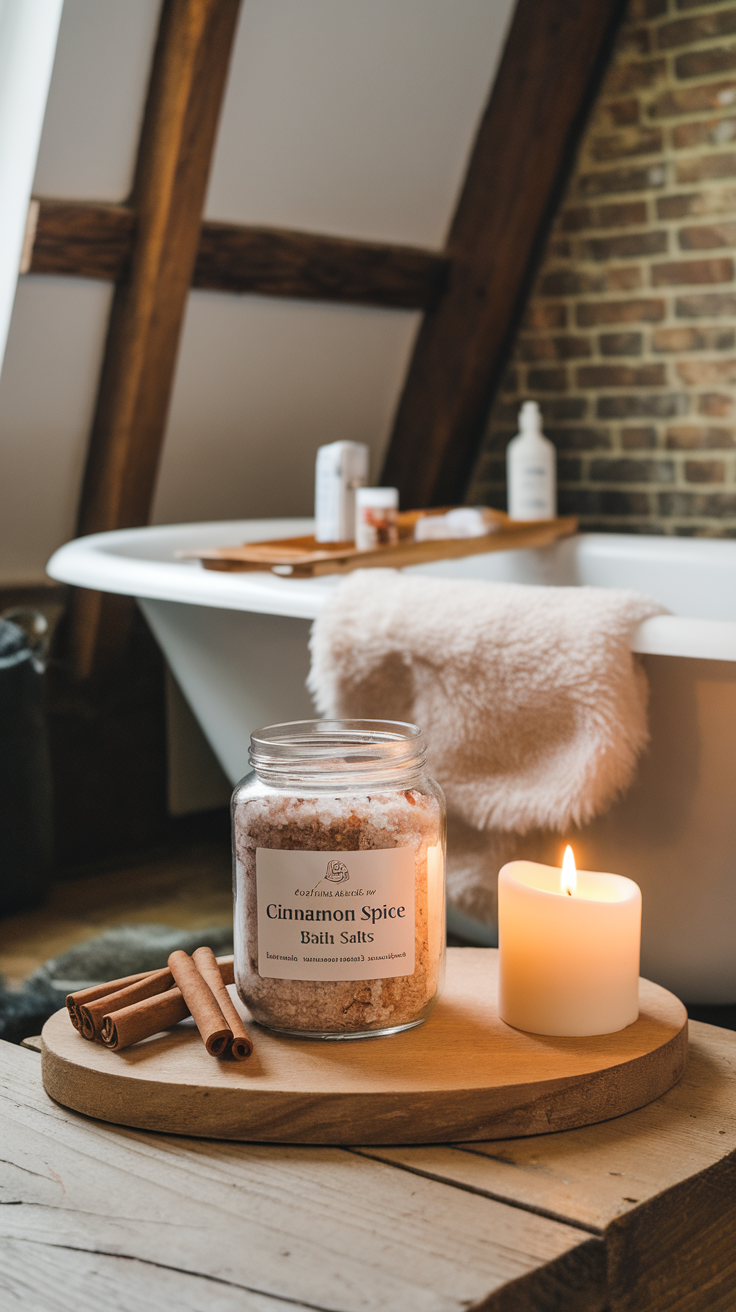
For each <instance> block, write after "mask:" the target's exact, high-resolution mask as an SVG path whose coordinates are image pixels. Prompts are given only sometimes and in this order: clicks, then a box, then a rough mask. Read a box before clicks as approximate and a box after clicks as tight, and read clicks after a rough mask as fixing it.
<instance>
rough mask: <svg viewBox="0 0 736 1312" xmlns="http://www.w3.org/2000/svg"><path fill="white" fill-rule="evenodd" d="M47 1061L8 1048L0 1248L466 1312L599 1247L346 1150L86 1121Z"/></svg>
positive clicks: (392, 1306) (289, 1293)
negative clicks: (23, 1246) (50, 1079)
mask: <svg viewBox="0 0 736 1312" xmlns="http://www.w3.org/2000/svg"><path fill="white" fill-rule="evenodd" d="M40 1064H41V1063H40V1061H39V1058H38V1056H37V1055H36V1054H35V1053H32V1052H25V1051H24V1050H22V1049H20V1048H13V1047H11V1045H9V1044H0V1135H2V1142H3V1154H2V1156H3V1157H4V1158H5V1159H6V1161H5V1165H4V1166H3V1167H2V1172H3V1174H2V1177H1V1180H2V1199H3V1201H4V1202H5V1203H8V1204H12V1205H10V1206H4V1207H2V1208H0V1239H5V1240H14V1241H24V1240H25V1241H32V1242H33V1243H34V1244H35V1245H38V1246H39V1248H41V1249H43V1250H46V1249H47V1248H49V1247H51V1246H53V1247H54V1248H57V1249H58V1248H74V1249H82V1250H84V1251H86V1252H91V1253H94V1252H102V1253H106V1254H114V1255H117V1256H119V1257H125V1258H130V1259H135V1260H136V1261H137V1262H139V1263H141V1264H143V1263H145V1264H150V1265H152V1266H155V1267H156V1268H164V1269H168V1270H176V1271H183V1272H188V1273H191V1274H192V1275H197V1276H199V1277H203V1278H207V1279H208V1280H210V1281H212V1282H213V1291H212V1292H213V1293H214V1282H215V1281H223V1282H225V1283H226V1284H227V1286H229V1287H234V1288H241V1289H247V1290H250V1291H251V1292H252V1293H255V1294H261V1295H269V1296H271V1297H273V1298H280V1299H291V1300H293V1301H294V1302H296V1303H297V1304H298V1305H299V1304H301V1303H305V1304H307V1305H308V1306H310V1307H313V1308H314V1307H316V1308H325V1309H327V1308H330V1309H340V1310H342V1312H407V1309H409V1308H410V1309H412V1312H415V1310H416V1312H465V1309H467V1308H468V1307H469V1306H470V1305H472V1304H474V1303H477V1302H480V1301H481V1300H482V1299H485V1298H487V1297H488V1295H489V1294H492V1293H494V1292H499V1293H500V1292H502V1291H503V1288H504V1286H505V1285H506V1284H508V1283H509V1282H511V1281H514V1280H518V1279H519V1278H520V1277H526V1278H527V1279H528V1280H529V1281H530V1282H531V1288H532V1292H533V1288H534V1282H535V1280H536V1277H537V1274H538V1273H540V1274H541V1273H543V1272H544V1270H545V1268H546V1267H547V1265H548V1264H549V1263H550V1262H555V1261H556V1260H557V1259H558V1258H560V1257H562V1256H564V1255H566V1254H572V1253H574V1251H575V1250H577V1249H578V1248H579V1247H581V1246H585V1245H586V1244H587V1243H588V1242H589V1238H590V1236H588V1235H586V1234H585V1233H584V1232H581V1231H580V1230H579V1229H577V1228H576V1227H574V1226H568V1225H566V1224H564V1223H560V1222H555V1221H550V1220H548V1219H546V1218H544V1217H540V1216H537V1215H535V1214H534V1213H532V1212H527V1211H523V1210H520V1209H519V1208H515V1207H508V1206H506V1205H505V1204H503V1203H499V1202H496V1201H495V1200H492V1199H488V1198H482V1197H479V1196H477V1195H474V1194H471V1193H469V1192H467V1191H466V1190H463V1189H458V1188H455V1187H453V1186H448V1185H442V1184H438V1183H437V1182H435V1181H431V1180H422V1179H418V1178H416V1177H415V1176H412V1175H410V1174H408V1173H407V1172H405V1171H401V1170H397V1169H396V1168H394V1167H391V1166H388V1165H385V1164H383V1163H381V1162H373V1161H368V1160H366V1159H364V1158H360V1157H357V1156H355V1155H354V1154H352V1153H348V1152H345V1151H344V1150H341V1149H338V1148H305V1147H277V1146H274V1145H263V1144H235V1143H222V1142H215V1141H205V1140H191V1139H183V1138H178V1137H174V1136H166V1135H160V1136H159V1135H151V1134H145V1133H142V1132H140V1131H135V1130H126V1129H120V1128H118V1127H116V1126H110V1125H103V1124H100V1123H96V1122H94V1121H89V1120H86V1119H85V1118H83V1117H80V1116H77V1115H75V1114H74V1113H73V1112H68V1111H66V1110H65V1109H64V1108H62V1107H59V1106H57V1105H56V1104H55V1103H54V1102H52V1101H51V1099H49V1098H48V1097H47V1096H46V1094H45V1093H44V1091H43V1088H42V1086H41V1080H40ZM1 1279H2V1274H1V1272H0V1280H1ZM124 1288H125V1286H123V1289H124ZM208 1288H209V1286H208ZM131 1306H133V1307H134V1306H135V1302H134V1301H132V1302H131V1301H128V1302H127V1303H126V1302H124V1301H123V1302H122V1307H124V1308H125V1310H126V1312H128V1309H129V1308H130V1307H131ZM164 1306H165V1305H164ZM200 1306H206V1307H207V1308H208V1309H209V1308H210V1307H215V1308H216V1307H217V1304H216V1303H214V1302H213V1303H210V1301H209V1298H208V1301H207V1302H206V1304H204V1305H200ZM226 1306H227V1305H226ZM245 1306H247V1304H246V1305H245ZM277 1306H278V1305H277ZM495 1306H497V1307H498V1308H500V1309H503V1306H504V1305H503V1303H502V1302H501V1303H500V1304H496V1305H495ZM530 1306H534V1304H533V1302H532V1303H531V1304H530ZM27 1309H28V1305H26V1308H25V1309H24V1312H27ZM33 1312H35V1309H34V1310H33ZM39 1312H40V1308H39ZM44 1312H45V1309H44ZM228 1312H229V1308H228Z"/></svg>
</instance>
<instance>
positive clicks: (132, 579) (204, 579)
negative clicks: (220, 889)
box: [46, 518, 736, 661]
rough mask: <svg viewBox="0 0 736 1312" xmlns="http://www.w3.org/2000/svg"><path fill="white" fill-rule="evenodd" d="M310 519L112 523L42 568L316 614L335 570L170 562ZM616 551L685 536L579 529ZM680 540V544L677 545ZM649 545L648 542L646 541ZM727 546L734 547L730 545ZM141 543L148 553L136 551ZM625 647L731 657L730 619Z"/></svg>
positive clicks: (224, 603)
mask: <svg viewBox="0 0 736 1312" xmlns="http://www.w3.org/2000/svg"><path fill="white" fill-rule="evenodd" d="M312 528H313V520H311V519H291V518H290V519H261V520H228V521H224V520H218V521H210V522H205V523H197V524H165V525H153V526H149V527H146V528H133V529H119V530H116V531H114V532H108V533H94V534H90V535H89V536H87V537H83V538H75V539H74V540H72V541H71V542H67V543H66V544H65V545H64V546H62V547H60V548H59V549H58V550H57V551H55V552H54V554H53V556H52V557H51V559H50V560H49V562H48V565H47V567H46V571H47V573H48V574H49V576H50V577H51V578H53V579H56V580H58V581H59V582H62V583H70V584H73V585H75V586H77V587H83V588H90V589H92V590H94V591H97V592H110V593H117V594H118V595H124V596H132V597H136V598H141V599H145V600H148V601H169V602H171V601H174V602H179V603H181V604H184V605H195V606H205V607H214V608H217V609H225V610H238V611H244V612H255V613H260V614H266V615H283V616H285V617H289V618H292V619H307V620H309V619H315V618H316V617H317V615H318V614H319V612H320V610H321V608H322V606H323V605H324V602H325V600H326V599H327V597H328V596H329V593H330V591H331V590H332V588H334V587H335V585H336V584H337V582H338V581H339V578H340V576H339V575H331V576H326V577H322V578H316V579H289V578H278V577H277V576H275V575H273V574H270V573H266V572H264V573H262V574H261V573H248V574H228V573H224V572H223V573H219V572H217V571H213V570H204V569H202V567H201V566H200V565H199V564H198V562H196V561H191V562H183V561H177V560H173V559H172V558H171V557H172V554H173V551H174V550H176V549H178V548H181V546H182V540H184V541H185V542H187V543H188V544H190V545H191V544H192V543H196V545H202V546H204V545H213V546H214V545H218V544H221V543H222V542H223V541H227V540H228V538H230V539H231V540H233V541H248V540H251V541H254V540H258V539H259V538H264V537H265V538H267V537H269V536H270V537H281V536H288V535H296V534H301V533H309V532H310V531H311V530H312ZM578 537H579V538H580V540H581V541H582V540H596V541H600V542H601V544H602V545H606V546H607V547H608V548H609V550H611V551H614V552H615V553H616V554H624V555H628V556H631V555H635V554H636V549H637V546H639V547H641V545H642V544H643V543H646V544H647V546H646V550H648V551H649V552H650V553H652V552H653V551H656V546H657V545H659V546H660V547H663V548H664V549H665V550H667V548H666V547H665V542H669V543H673V544H674V543H677V544H678V547H673V546H670V547H669V551H670V552H671V551H672V550H673V549H674V550H677V549H678V548H679V549H680V550H683V549H684V548H685V544H686V543H687V544H690V545H691V544H692V539H663V538H661V537H654V536H648V535H643V534H642V535H638V534H637V535H627V534H602V533H581V534H579V535H578ZM680 543H682V546H680V545H679V544H680ZM650 544H651V545H650ZM698 545H699V547H701V548H702V546H704V545H707V546H708V547H710V546H712V547H715V548H717V547H719V546H721V545H722V540H720V539H716V540H714V541H712V540H709V539H708V540H698ZM729 545H732V546H734V547H736V544H731V543H730V542H729ZM141 548H144V549H147V550H148V553H149V554H146V555H144V554H142V552H141ZM631 648H632V651H635V652H640V653H642V654H646V655H654V656H679V657H686V658H695V659H705V660H722V661H736V622H734V621H730V620H712V619H700V618H691V617H687V616H680V615H656V616H653V617H652V618H651V619H648V620H645V621H644V622H643V623H642V624H640V625H639V626H638V628H637V629H636V630H635V632H634V633H633V635H632V640H631Z"/></svg>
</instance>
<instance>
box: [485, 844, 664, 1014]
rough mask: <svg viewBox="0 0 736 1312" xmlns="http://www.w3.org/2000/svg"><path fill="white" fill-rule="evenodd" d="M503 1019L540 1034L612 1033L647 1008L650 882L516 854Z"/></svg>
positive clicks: (503, 891)
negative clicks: (644, 957)
mask: <svg viewBox="0 0 736 1312" xmlns="http://www.w3.org/2000/svg"><path fill="white" fill-rule="evenodd" d="M498 938H499V949H500V951H499V994H498V1010H499V1014H500V1016H501V1019H502V1020H505V1021H506V1023H507V1024H508V1025H513V1026H514V1027H515V1028H516V1029H519V1030H529V1031H530V1032H531V1033H533V1034H579V1035H582V1034H612V1033H613V1032H614V1031H615V1030H622V1029H625V1027H626V1026H627V1025H631V1024H632V1023H633V1022H634V1021H635V1020H636V1018H637V1016H638V1015H639V946H640V939H641V891H640V889H639V886H638V884H635V883H634V881H633V880H632V879H625V878H624V877H623V876H622V875H605V874H599V873H597V872H594V871H591V870H579V871H577V872H576V870H575V858H574V857H573V854H572V849H571V848H569V847H568V849H567V851H566V853H565V861H564V862H563V868H562V870H561V871H560V870H559V869H558V868H557V867H555V866H543V865H538V864H537V863H536V862H535V861H510V862H509V864H508V865H505V866H504V867H503V869H502V870H501V872H500V873H499V876H498Z"/></svg>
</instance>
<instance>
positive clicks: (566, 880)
mask: <svg viewBox="0 0 736 1312" xmlns="http://www.w3.org/2000/svg"><path fill="white" fill-rule="evenodd" d="M577 886H578V872H577V869H576V867H575V857H574V856H573V851H572V848H571V847H570V844H569V843H568V845H567V847H566V848H565V855H564V856H563V858H562V872H561V874H560V891H561V892H562V893H567V894H568V895H569V896H570V897H573V896H574V894H575V889H576V888H577Z"/></svg>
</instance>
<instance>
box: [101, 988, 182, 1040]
mask: <svg viewBox="0 0 736 1312" xmlns="http://www.w3.org/2000/svg"><path fill="white" fill-rule="evenodd" d="M188 1015H189V1008H188V1006H187V1004H186V1002H185V1001H184V999H183V997H182V995H181V990H180V989H178V988H171V989H167V990H166V992H165V993H157V994H154V996H153V997H151V998H145V999H143V1001H141V1002H134V1003H132V1004H131V1005H130V1006H128V1007H123V1008H122V1009H121V1010H120V1011H114V1012H112V1013H111V1014H110V1015H109V1016H105V1017H104V1019H103V1021H102V1026H101V1031H100V1037H101V1038H102V1042H103V1043H104V1045H105V1047H106V1048H111V1049H112V1050H113V1052H120V1051H121V1049H122V1048H129V1047H131V1045H132V1044H133V1043H138V1042H140V1040H141V1039H149V1038H150V1037H151V1035H152V1034H158V1033H159V1031H160V1030H167V1029H168V1028H169V1027H170V1026H171V1025H176V1024H177V1022H178V1021H180V1020H184V1019H185V1018H186V1017H187V1016H188Z"/></svg>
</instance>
